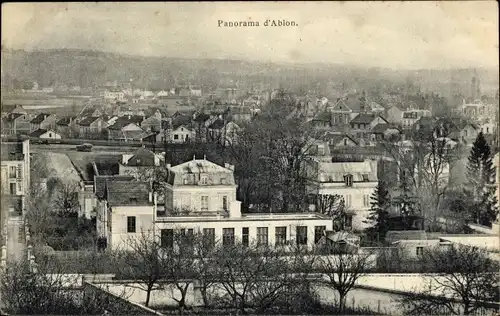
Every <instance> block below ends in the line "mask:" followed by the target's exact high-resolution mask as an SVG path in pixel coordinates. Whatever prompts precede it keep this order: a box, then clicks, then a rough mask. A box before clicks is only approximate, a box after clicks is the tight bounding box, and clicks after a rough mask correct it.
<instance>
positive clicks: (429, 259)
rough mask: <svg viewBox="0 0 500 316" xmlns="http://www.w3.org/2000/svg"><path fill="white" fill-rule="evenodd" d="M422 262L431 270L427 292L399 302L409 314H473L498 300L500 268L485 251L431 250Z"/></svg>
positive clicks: (454, 247)
mask: <svg viewBox="0 0 500 316" xmlns="http://www.w3.org/2000/svg"><path fill="white" fill-rule="evenodd" d="M422 263H423V264H424V265H425V267H426V268H427V270H428V273H426V274H425V276H426V280H427V281H426V287H425V289H423V290H422V291H419V292H417V293H414V294H413V295H411V296H408V297H405V298H403V299H402V300H401V301H400V303H401V305H402V307H403V308H404V309H405V311H406V312H407V313H408V314H413V315H422V314H426V315H431V314H443V313H446V314H452V315H470V314H472V313H474V312H475V311H477V310H478V309H480V308H481V307H483V306H485V303H487V302H497V301H498V300H499V281H498V271H499V265H498V262H496V261H495V260H494V259H492V258H491V257H490V256H489V254H488V252H486V251H484V250H481V249H479V248H477V247H471V246H463V245H453V246H451V247H450V248H447V249H446V250H442V249H437V248H436V249H429V250H427V251H425V252H424V254H423V257H422Z"/></svg>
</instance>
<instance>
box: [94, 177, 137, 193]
mask: <svg viewBox="0 0 500 316" xmlns="http://www.w3.org/2000/svg"><path fill="white" fill-rule="evenodd" d="M109 181H128V182H131V181H134V177H133V176H131V175H111V176H96V177H95V181H94V187H95V194H96V196H97V198H99V199H103V198H104V197H105V193H106V182H109Z"/></svg>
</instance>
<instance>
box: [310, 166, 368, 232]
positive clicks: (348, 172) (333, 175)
mask: <svg viewBox="0 0 500 316" xmlns="http://www.w3.org/2000/svg"><path fill="white" fill-rule="evenodd" d="M306 174H307V179H308V180H307V181H308V183H307V192H308V194H309V195H311V196H313V197H314V196H317V195H334V194H338V195H340V196H342V197H343V198H344V201H345V205H346V207H347V210H348V217H347V220H346V225H347V226H350V227H352V229H353V230H355V231H361V230H363V229H365V228H366V227H368V226H370V224H367V223H365V221H366V219H367V217H368V215H369V210H370V196H371V195H372V194H373V192H374V191H375V188H376V186H377V184H378V178H377V162H376V161H372V160H365V161H363V162H331V161H329V162H328V161H311V162H310V163H309V164H308V166H307V167H306ZM310 209H313V210H315V205H314V204H311V205H310Z"/></svg>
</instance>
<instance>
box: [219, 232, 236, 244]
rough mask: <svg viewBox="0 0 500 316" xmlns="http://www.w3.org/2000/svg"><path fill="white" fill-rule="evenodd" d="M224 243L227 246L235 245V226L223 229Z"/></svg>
mask: <svg viewBox="0 0 500 316" xmlns="http://www.w3.org/2000/svg"><path fill="white" fill-rule="evenodd" d="M222 245H223V246H225V247H227V246H233V245H234V228H223V229H222Z"/></svg>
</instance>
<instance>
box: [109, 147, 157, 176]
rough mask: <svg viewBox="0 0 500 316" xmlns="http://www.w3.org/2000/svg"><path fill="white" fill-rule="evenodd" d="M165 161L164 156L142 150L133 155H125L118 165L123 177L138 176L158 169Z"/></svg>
mask: <svg viewBox="0 0 500 316" xmlns="http://www.w3.org/2000/svg"><path fill="white" fill-rule="evenodd" d="M163 161H164V155H162V154H155V153H153V152H152V151H151V150H149V149H146V148H140V149H138V150H136V151H135V152H134V153H133V154H124V155H122V159H121V161H120V163H119V164H118V168H119V169H118V170H119V171H118V173H119V174H121V175H133V176H137V175H138V174H141V172H142V171H148V170H151V171H152V169H153V167H158V166H160V164H161V163H162V162H163Z"/></svg>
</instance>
